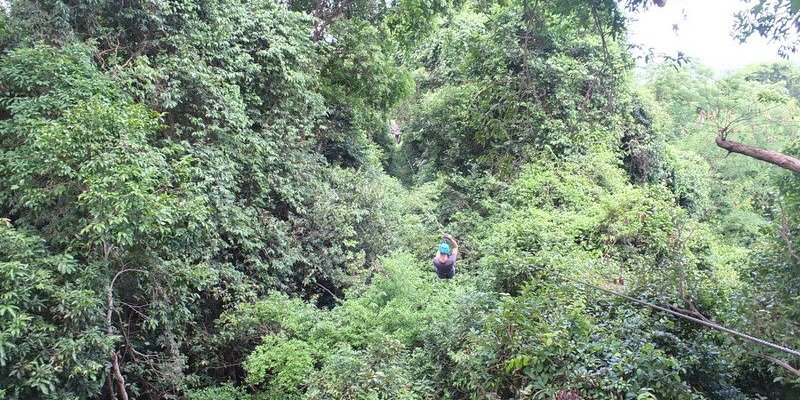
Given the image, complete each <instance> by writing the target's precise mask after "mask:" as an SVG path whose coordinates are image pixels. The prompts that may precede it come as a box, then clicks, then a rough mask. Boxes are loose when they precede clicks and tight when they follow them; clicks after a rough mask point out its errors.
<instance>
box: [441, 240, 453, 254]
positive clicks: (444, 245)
mask: <svg viewBox="0 0 800 400" xmlns="http://www.w3.org/2000/svg"><path fill="white" fill-rule="evenodd" d="M439 253H441V254H450V245H449V244H447V243H440V244H439Z"/></svg>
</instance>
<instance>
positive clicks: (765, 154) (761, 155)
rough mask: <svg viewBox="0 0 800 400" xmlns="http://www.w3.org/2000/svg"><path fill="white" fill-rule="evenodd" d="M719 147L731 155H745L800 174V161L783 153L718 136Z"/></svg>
mask: <svg viewBox="0 0 800 400" xmlns="http://www.w3.org/2000/svg"><path fill="white" fill-rule="evenodd" d="M717 146H719V147H721V148H723V149H725V150H728V151H729V152H731V153H739V154H744V155H746V156H748V157H753V158H755V159H756V160H761V161H764V162H768V163H770V164H774V165H777V166H779V167H781V168H786V169H788V170H790V171H794V172H800V160H798V159H796V158H794V157H791V156H787V155H786V154H783V153H778V152H777V151H772V150H765V149H760V148H758V147H753V146H748V145H746V144H742V143H738V142H732V141H730V140H728V139H726V138H725V136H723V135H718V136H717Z"/></svg>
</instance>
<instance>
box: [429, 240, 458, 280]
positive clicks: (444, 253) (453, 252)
mask: <svg viewBox="0 0 800 400" xmlns="http://www.w3.org/2000/svg"><path fill="white" fill-rule="evenodd" d="M443 239H444V241H443V242H442V243H441V244H439V249H438V250H437V251H436V255H435V256H434V257H433V267H434V269H435V270H436V275H438V276H439V279H450V278H452V277H453V276H455V275H456V258H458V242H457V241H456V240H455V239H454V238H453V236H451V235H450V234H448V233H445V234H444V236H443ZM451 246H452V248H451Z"/></svg>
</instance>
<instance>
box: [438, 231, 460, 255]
mask: <svg viewBox="0 0 800 400" xmlns="http://www.w3.org/2000/svg"><path fill="white" fill-rule="evenodd" d="M442 237H444V238H445V239H446V240H447V241H448V242H450V247H451V248H452V249H453V251H452V254H453V255H458V242H457V241H456V239H455V238H454V237H453V236H452V235H451V234H449V233H445V234H444V235H442Z"/></svg>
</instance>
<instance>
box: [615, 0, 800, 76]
mask: <svg viewBox="0 0 800 400" xmlns="http://www.w3.org/2000/svg"><path fill="white" fill-rule="evenodd" d="M746 8H747V3H745V2H743V1H740V0H667V4H666V6H664V7H663V8H659V7H655V6H653V7H650V9H649V10H647V11H645V12H641V13H638V14H634V15H632V16H631V17H632V21H631V24H630V25H629V35H630V37H629V40H630V42H631V43H633V44H640V45H642V47H643V48H644V49H649V48H653V50H654V52H655V53H656V54H660V53H665V54H668V55H671V56H675V55H677V53H678V51H681V52H683V53H684V54H685V55H686V56H687V57H691V58H693V59H694V60H695V61H697V62H699V63H701V64H704V65H706V66H708V67H710V68H712V69H713V70H714V71H716V72H717V73H718V74H722V73H725V72H726V71H730V70H734V69H738V68H741V67H744V66H746V65H749V64H755V63H761V62H770V61H780V60H782V58H781V57H780V56H778V54H777V53H778V44H777V43H769V42H768V41H767V40H766V39H763V38H761V37H757V36H753V37H751V38H750V39H749V40H748V41H747V42H746V43H744V44H739V42H738V41H737V40H736V39H734V38H733V36H732V35H731V32H732V31H733V24H734V14H735V13H736V12H737V11H739V10H743V9H746ZM673 25H677V31H676V30H674V29H673ZM790 60H792V61H794V62H795V63H800V56H798V55H793V56H792V57H791V58H790ZM643 63H644V61H643V60H642V61H640V66H643Z"/></svg>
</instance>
